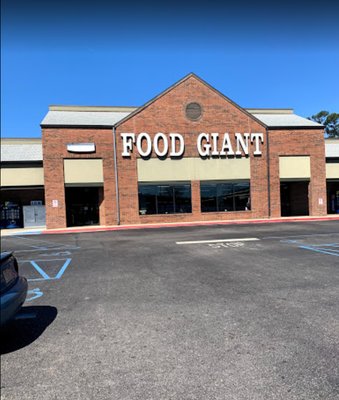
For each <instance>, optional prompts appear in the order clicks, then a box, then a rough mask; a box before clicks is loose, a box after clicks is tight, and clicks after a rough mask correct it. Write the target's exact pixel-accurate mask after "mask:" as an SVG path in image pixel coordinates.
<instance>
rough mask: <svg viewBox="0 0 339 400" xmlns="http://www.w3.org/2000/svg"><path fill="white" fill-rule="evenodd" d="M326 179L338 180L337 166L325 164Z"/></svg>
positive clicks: (338, 165) (338, 168)
mask: <svg viewBox="0 0 339 400" xmlns="http://www.w3.org/2000/svg"><path fill="white" fill-rule="evenodd" d="M326 179H339V164H326Z"/></svg>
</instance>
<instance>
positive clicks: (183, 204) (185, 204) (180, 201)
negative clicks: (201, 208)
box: [174, 185, 192, 213]
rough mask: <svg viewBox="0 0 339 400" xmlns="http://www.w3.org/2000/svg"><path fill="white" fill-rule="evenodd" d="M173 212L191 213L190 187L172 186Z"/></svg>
mask: <svg viewBox="0 0 339 400" xmlns="http://www.w3.org/2000/svg"><path fill="white" fill-rule="evenodd" d="M174 212H175V213H191V212H192V201H191V185H175V186H174Z"/></svg>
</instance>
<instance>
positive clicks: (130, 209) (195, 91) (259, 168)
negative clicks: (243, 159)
mask: <svg viewBox="0 0 339 400" xmlns="http://www.w3.org/2000/svg"><path fill="white" fill-rule="evenodd" d="M190 102H198V103H199V104H200V105H201V106H202V110H203V112H202V117H201V118H200V119H199V120H198V121H195V122H193V121H190V120H188V119H187V118H186V115H185V107H186V105H187V104H188V103H190ZM124 132H135V133H137V134H138V133H140V132H147V133H148V134H150V136H151V137H152V138H153V137H154V136H155V134H156V133H157V132H163V133H165V134H169V133H171V132H177V133H180V134H181V135H183V137H184V140H185V153H184V157H198V152H197V146H196V142H197V137H198V134H199V133H201V132H206V133H212V132H218V133H219V134H220V135H223V134H224V133H225V132H228V133H229V134H230V137H231V140H232V144H233V146H234V147H235V141H234V133H236V132H239V133H245V132H246V133H251V132H262V133H263V134H264V145H263V153H262V155H261V156H254V155H253V148H252V146H251V151H250V158H251V201H252V210H251V211H243V212H229V213H224V212H219V213H210V212H209V213H201V212H200V182H199V181H194V182H191V187H192V211H193V212H192V214H177V215H170V214H168V215H139V209H138V178H137V162H136V160H137V158H138V157H139V155H138V154H137V151H136V148H134V150H133V153H132V156H131V158H124V157H122V156H121V153H122V141H121V136H120V135H121V133H124ZM265 135H266V130H265V128H264V127H263V126H262V125H261V124H259V123H258V122H257V121H255V120H254V119H253V118H252V117H251V116H249V115H248V114H247V113H245V112H244V111H242V110H240V109H239V108H238V107H236V106H235V105H234V104H233V103H232V102H231V101H228V100H227V99H225V98H224V97H223V96H221V95H220V94H219V93H217V92H216V91H214V90H212V89H211V88H210V87H208V86H207V85H205V84H204V83H202V82H201V81H200V80H198V79H196V78H195V77H190V78H188V79H186V80H184V81H183V82H181V83H180V84H179V85H178V86H175V87H174V88H173V89H172V90H170V91H168V92H167V93H165V94H164V95H163V96H160V97H159V98H158V99H157V100H156V101H155V102H153V103H151V104H150V105H149V106H148V107H146V108H145V109H144V110H143V111H141V112H140V113H138V114H136V115H135V116H133V117H131V118H130V119H128V120H127V121H125V122H124V123H122V124H121V125H120V126H118V127H117V141H118V142H117V158H118V171H119V192H120V206H121V207H120V211H121V222H122V224H132V223H133V224H134V223H153V222H178V221H198V220H225V219H241V218H258V217H267V216H268V189H267V188H268V183H267V163H266V150H265V146H266V137H265ZM151 157H156V155H155V154H154V153H153V154H152V155H151Z"/></svg>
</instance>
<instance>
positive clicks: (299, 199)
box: [280, 181, 309, 217]
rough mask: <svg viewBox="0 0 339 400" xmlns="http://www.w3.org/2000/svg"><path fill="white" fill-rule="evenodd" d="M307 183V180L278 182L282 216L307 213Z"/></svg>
mask: <svg viewBox="0 0 339 400" xmlns="http://www.w3.org/2000/svg"><path fill="white" fill-rule="evenodd" d="M308 185H309V182H308V181H307V182H306V181H302V182H299V181H298V182H281V183H280V204H281V216H282V217H291V216H296V215H309V206H308Z"/></svg>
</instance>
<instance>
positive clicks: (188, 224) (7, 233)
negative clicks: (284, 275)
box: [1, 215, 339, 237]
mask: <svg viewBox="0 0 339 400" xmlns="http://www.w3.org/2000/svg"><path fill="white" fill-rule="evenodd" d="M317 221H339V215H333V216H325V217H285V218H272V219H247V220H237V221H234V220H233V221H197V222H177V223H162V224H147V225H141V224H140V225H113V226H89V227H87V226H86V227H79V228H61V229H39V230H34V229H33V230H32V229H29V230H25V229H24V228H23V229H22V230H19V229H17V230H15V231H13V232H11V231H10V230H2V231H1V236H2V237H6V236H22V235H57V234H67V233H91V232H108V231H125V230H142V229H161V228H178V227H191V226H213V225H252V224H279V223H291V222H293V223H297V222H317Z"/></svg>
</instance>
